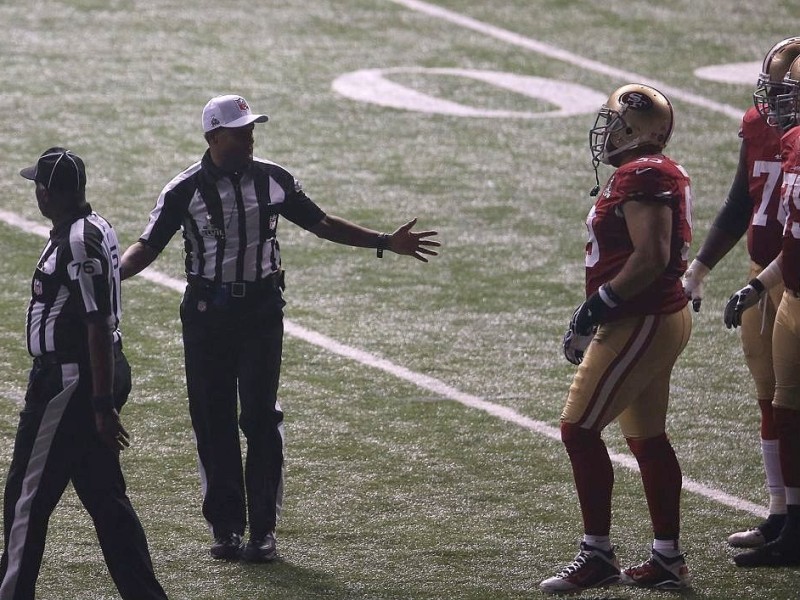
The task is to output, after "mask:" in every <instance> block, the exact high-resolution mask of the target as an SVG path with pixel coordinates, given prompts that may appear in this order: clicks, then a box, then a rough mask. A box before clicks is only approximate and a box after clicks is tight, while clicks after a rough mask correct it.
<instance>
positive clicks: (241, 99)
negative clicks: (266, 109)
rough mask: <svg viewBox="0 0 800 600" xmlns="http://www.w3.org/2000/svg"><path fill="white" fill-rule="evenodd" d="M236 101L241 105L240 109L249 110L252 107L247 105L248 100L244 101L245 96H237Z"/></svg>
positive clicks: (237, 104)
mask: <svg viewBox="0 0 800 600" xmlns="http://www.w3.org/2000/svg"><path fill="white" fill-rule="evenodd" d="M235 102H236V106H238V107H239V110H240V111H242V112H247V111H248V110H250V107H249V106H247V102H245V101H244V98H237V99H236V100H235Z"/></svg>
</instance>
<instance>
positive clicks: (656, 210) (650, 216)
mask: <svg viewBox="0 0 800 600" xmlns="http://www.w3.org/2000/svg"><path fill="white" fill-rule="evenodd" d="M622 213H623V214H624V215H625V223H626V225H627V228H628V235H629V236H630V239H631V243H632V245H633V252H632V253H631V255H630V256H629V257H628V260H627V261H626V262H625V264H624V265H623V266H622V269H620V271H619V273H617V275H616V276H615V277H614V278H613V279H612V280H611V281H610V282H609V284H610V285H611V288H612V289H613V290H614V292H615V293H616V294H617V296H619V297H620V299H622V300H624V299H627V298H632V297H633V296H636V295H637V294H639V293H640V292H642V291H644V289H645V288H646V287H647V286H649V285H650V284H651V283H653V281H655V280H656V278H657V277H658V276H659V275H661V273H663V272H664V269H666V268H667V265H668V264H669V259H670V253H671V252H670V251H671V240H672V209H671V208H670V207H669V206H668V205H667V204H665V203H663V202H655V201H649V200H637V201H629V202H626V203H625V204H623V205H622Z"/></svg>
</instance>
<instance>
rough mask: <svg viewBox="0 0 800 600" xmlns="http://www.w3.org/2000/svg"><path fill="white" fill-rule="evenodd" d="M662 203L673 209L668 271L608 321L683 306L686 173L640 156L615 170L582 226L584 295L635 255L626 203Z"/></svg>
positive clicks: (688, 214) (660, 158) (688, 233)
mask: <svg viewBox="0 0 800 600" xmlns="http://www.w3.org/2000/svg"><path fill="white" fill-rule="evenodd" d="M637 200H649V201H655V202H663V203H664V204H667V205H668V206H669V207H670V209H671V210H672V241H671V253H670V259H669V263H668V265H667V268H666V269H665V270H664V272H663V273H661V275H659V276H658V277H657V278H656V280H655V281H654V282H653V283H651V284H650V285H649V286H648V287H647V288H646V289H645V290H644V291H642V292H641V293H640V294H638V295H637V296H635V297H633V298H629V299H627V300H626V301H625V302H623V303H622V304H621V305H620V306H618V307H617V308H615V309H612V311H611V312H610V313H609V320H616V319H621V318H623V317H629V316H633V315H649V314H669V313H673V312H677V311H679V310H680V309H682V308H683V307H684V306H685V305H686V302H687V300H686V296H685V295H684V293H683V286H682V285H681V280H680V278H681V276H682V275H683V272H684V271H685V270H686V258H687V256H688V253H689V245H690V244H691V242H692V191H691V182H690V180H689V175H688V174H687V173H686V170H685V169H684V168H683V167H681V166H680V165H679V164H677V163H676V162H675V161H673V160H672V159H670V158H668V157H666V156H664V155H663V154H651V155H647V156H642V157H640V158H638V159H636V160H634V161H632V162H629V163H627V164H624V165H622V166H621V167H619V168H618V169H617V170H616V171H615V172H614V174H613V175H612V176H611V177H610V178H609V180H608V181H607V182H606V184H605V186H604V188H603V190H602V191H601V192H600V194H599V195H598V198H597V201H596V202H595V204H594V206H593V207H592V209H591V210H590V211H589V216H588V217H587V219H586V227H587V228H588V230H589V241H588V242H587V244H586V295H587V297H588V296H589V295H590V294H592V293H594V292H595V291H596V290H597V288H599V287H600V286H601V285H602V284H604V283H606V282H608V281H610V280H611V279H612V278H613V277H614V276H615V275H616V274H617V273H619V271H620V270H621V269H622V266H623V265H624V264H625V262H626V261H627V260H628V257H629V256H630V255H631V253H632V252H633V244H632V242H631V239H630V236H629V235H628V227H627V224H626V223H625V219H624V217H623V213H622V205H623V204H624V203H625V202H635V201H637Z"/></svg>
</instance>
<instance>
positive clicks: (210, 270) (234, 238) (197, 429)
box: [122, 95, 439, 562]
mask: <svg viewBox="0 0 800 600" xmlns="http://www.w3.org/2000/svg"><path fill="white" fill-rule="evenodd" d="M267 119H268V117H267V116H266V115H258V114H253V113H252V112H251V110H250V107H249V106H248V104H247V102H246V101H245V99H244V98H242V97H241V96H237V95H225V96H218V97H215V98H212V99H211V100H210V101H209V102H208V103H207V104H206V106H205V108H204V109H203V114H202V126H203V132H204V134H205V139H206V142H207V143H208V150H207V151H206V153H205V154H204V156H203V157H202V159H201V160H200V161H198V162H196V163H195V164H193V165H191V166H190V167H188V168H187V169H185V170H184V171H183V172H181V173H180V174H178V175H177V176H176V177H175V178H174V179H173V180H172V181H170V182H169V183H168V184H167V185H166V187H165V188H164V189H163V191H162V192H161V195H160V196H159V197H158V200H157V201H156V205H155V208H154V209H153V210H152V212H151V213H150V220H149V223H148V224H147V227H146V228H145V230H144V233H142V235H141V237H140V238H139V240H138V242H136V243H134V244H133V245H132V246H131V247H130V248H128V250H126V251H125V254H124V256H123V258H122V278H123V279H125V278H127V277H130V276H132V275H135V274H136V273H138V272H139V271H141V270H142V269H144V268H145V267H146V266H147V265H149V264H150V263H151V262H153V260H155V258H156V257H157V256H158V254H159V253H160V252H161V251H162V250H163V249H164V248H165V247H166V245H167V243H168V242H169V241H170V239H171V238H172V237H173V235H174V234H175V233H176V232H177V230H178V229H182V230H183V240H184V248H185V252H186V262H185V268H186V275H187V281H188V285H187V287H186V292H185V295H184V297H183V302H182V303H181V321H182V326H183V343H184V352H185V360H186V383H187V391H188V396H189V411H190V414H191V420H192V427H193V428H194V434H195V439H196V441H197V452H198V456H199V465H200V471H201V473H200V479H201V484H202V490H203V515H204V517H205V518H206V520H207V521H208V523H209V524H210V526H211V529H212V534H213V537H214V541H213V543H212V545H211V549H210V553H211V555H212V556H213V557H214V558H217V559H229V560H231V559H237V558H240V557H241V558H243V559H244V560H246V561H249V562H267V561H271V560H274V559H275V558H276V556H277V549H276V544H275V526H276V522H277V517H278V514H279V513H280V507H281V501H282V495H283V460H284V459H283V412H282V411H281V407H280V404H279V402H278V397H277V396H278V379H279V374H280V366H281V352H282V343H283V307H284V304H285V303H284V300H283V294H282V290H283V288H284V284H283V271H282V270H281V256H280V246H279V244H278V240H277V227H278V219H279V217H281V216H283V217H284V218H286V219H287V220H289V221H291V222H292V223H294V224H295V225H298V226H299V227H302V228H303V229H306V230H308V231H310V232H312V233H314V234H315V235H317V236H318V237H320V238H323V239H326V240H330V241H333V242H337V243H339V244H345V245H348V246H359V247H363V248H377V253H378V256H379V257H381V256H382V255H383V252H384V251H386V250H391V251H392V252H396V253H398V254H405V255H409V256H413V257H414V258H416V259H418V260H421V261H423V262H427V258H426V255H436V254H437V252H436V251H435V250H433V249H432V248H433V247H436V246H439V242H437V241H435V240H432V239H430V238H431V236H434V235H436V232H435V231H423V232H413V231H411V228H412V227H413V226H414V224H415V223H416V219H414V220H412V221H410V222H408V223H406V224H405V225H403V226H401V227H400V228H398V229H397V230H396V231H395V232H394V233H392V234H391V235H390V234H385V233H380V232H379V231H375V230H372V229H367V228H365V227H361V226H359V225H356V224H354V223H351V222H349V221H346V220H344V219H341V218H339V217H335V216H333V215H328V214H326V213H325V212H324V211H323V210H322V209H320V208H319V207H318V206H317V205H316V204H315V203H314V202H313V201H312V200H311V199H310V198H309V197H308V196H306V194H305V193H304V192H303V189H302V187H301V186H300V183H299V182H298V181H297V180H296V179H295V178H294V177H293V176H292V175H291V174H290V173H289V172H288V171H286V170H285V169H283V168H282V167H280V166H278V165H277V164H275V163H273V162H270V161H267V160H263V159H260V158H253V131H254V127H255V123H263V122H265V121H267ZM237 392H238V402H237ZM239 403H241V414H238V408H239ZM237 418H238V423H237ZM239 426H241V429H242V432H243V433H244V436H245V438H246V443H247V460H246V463H245V465H244V469H243V468H242V451H241V448H240V444H239ZM248 525H249V540H248V542H247V544H246V545H245V544H244V542H243V536H244V533H245V529H246V527H247V526H248Z"/></svg>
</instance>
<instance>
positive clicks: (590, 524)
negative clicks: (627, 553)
mask: <svg viewBox="0 0 800 600" xmlns="http://www.w3.org/2000/svg"><path fill="white" fill-rule="evenodd" d="M561 441H562V442H564V446H565V448H566V449H567V454H568V455H569V461H570V463H571V464H572V475H573V477H574V478H575V489H576V490H577V491H578V501H579V502H580V505H581V514H582V515H583V531H584V533H586V534H589V535H600V536H607V535H609V533H610V532H611V490H612V489H613V487H614V469H613V468H612V466H611V459H610V458H609V456H608V450H607V449H606V445H605V444H604V443H603V440H602V438H601V437H600V432H599V431H592V430H591V429H584V428H582V427H579V426H578V425H575V424H573V423H563V422H562V423H561Z"/></svg>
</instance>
